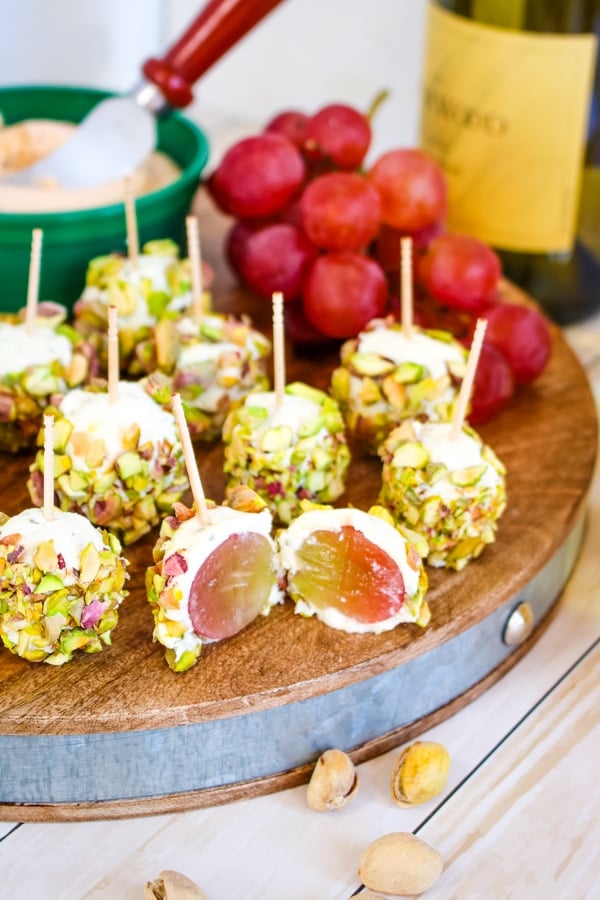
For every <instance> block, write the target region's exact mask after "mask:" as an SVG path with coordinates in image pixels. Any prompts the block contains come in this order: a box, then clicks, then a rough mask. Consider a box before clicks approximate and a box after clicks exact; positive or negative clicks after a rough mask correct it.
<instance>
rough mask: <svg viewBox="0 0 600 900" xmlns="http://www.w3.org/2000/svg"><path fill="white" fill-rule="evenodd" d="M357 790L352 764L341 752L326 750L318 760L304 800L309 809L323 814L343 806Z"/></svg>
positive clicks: (355, 775) (356, 780)
mask: <svg viewBox="0 0 600 900" xmlns="http://www.w3.org/2000/svg"><path fill="white" fill-rule="evenodd" d="M357 789H358V775H357V774H356V770H355V768H354V763H353V762H352V760H351V759H350V757H349V756H348V754H347V753H344V751H343V750H326V751H325V752H324V753H322V754H321V756H320V757H319V758H318V760H317V762H316V764H315V767H314V769H313V773H312V775H311V778H310V781H309V783H308V790H307V794H306V800H307V803H308V805H309V806H310V808H311V809H315V810H317V811H319V812H324V811H325V810H330V809H339V808H340V807H342V806H344V805H345V804H346V803H347V802H348V800H349V799H350V797H352V796H353V795H354V794H355V793H356V791H357Z"/></svg>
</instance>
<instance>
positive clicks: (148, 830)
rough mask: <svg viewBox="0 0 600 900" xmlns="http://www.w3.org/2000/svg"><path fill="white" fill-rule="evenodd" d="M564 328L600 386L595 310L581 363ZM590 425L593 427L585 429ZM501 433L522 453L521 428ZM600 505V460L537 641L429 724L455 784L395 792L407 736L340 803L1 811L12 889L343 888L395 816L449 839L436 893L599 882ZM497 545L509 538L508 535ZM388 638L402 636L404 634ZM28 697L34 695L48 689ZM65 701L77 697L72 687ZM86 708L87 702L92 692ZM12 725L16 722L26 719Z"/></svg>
mask: <svg viewBox="0 0 600 900" xmlns="http://www.w3.org/2000/svg"><path fill="white" fill-rule="evenodd" d="M207 258H208V257H207ZM566 342H569V343H571V344H572V345H573V347H574V348H575V351H576V353H577V355H578V356H579V358H580V359H581V361H582V364H583V366H584V368H585V370H586V371H587V374H588V377H589V379H590V382H591V384H592V387H593V389H594V392H595V400H596V403H597V402H598V391H600V318H599V319H598V321H597V322H592V323H586V327H585V328H573V329H570V330H569V331H567V332H566V333H565V335H564V336H560V337H559V344H560V354H561V359H562V358H564V360H565V362H567V363H568V360H569V358H570V356H569V351H568V349H567V343H566ZM553 377H554V376H553ZM556 377H558V374H557V376H556ZM586 389H587V386H586V385H584V386H583V387H582V391H583V393H584V394H585V392H586ZM541 394H543V389H542V391H541ZM539 402H541V401H540V397H539V396H538V397H537V400H536V396H535V393H534V394H533V395H530V396H522V397H521V398H520V399H518V400H517V402H516V407H515V410H513V411H512V412H511V415H516V420H515V421H517V422H520V426H519V427H520V428H521V429H524V427H525V425H524V423H525V422H527V421H528V420H529V421H531V422H533V421H534V420H535V419H534V416H533V412H532V403H533V409H534V410H535V404H536V403H539ZM585 402H587V401H585ZM559 411H560V409H559V408H557V413H558V412H559ZM528 417H530V418H529V419H528ZM559 418H560V417H559ZM500 432H501V426H500V425H492V426H491V429H490V434H491V435H492V436H496V434H498V435H500ZM522 433H523V432H522ZM549 434H550V432H548V433H547V434H546V437H545V439H542V438H541V436H539V435H538V436H537V437H536V434H535V431H534V430H533V429H532V430H531V431H530V435H531V436H530V441H531V443H530V445H529V447H528V450H527V452H528V454H529V455H530V456H531V455H533V454H534V453H536V452H539V451H540V448H542V447H543V445H544V444H545V445H547V444H548V441H549V437H548V435H549ZM555 439H556V440H557V441H558V440H559V436H556V437H555ZM580 439H581V435H577V434H571V435H569V436H568V437H567V439H566V441H565V435H564V434H563V435H560V441H562V442H564V446H565V448H566V449H565V453H564V465H565V468H564V470H563V471H561V472H557V482H556V485H555V498H556V502H557V503H558V502H560V498H561V497H563V498H564V496H565V495H569V494H572V493H573V491H575V492H576V487H574V485H575V486H576V485H577V473H576V472H573V471H571V470H570V469H569V456H570V454H571V452H572V450H573V447H575V453H577V452H578V450H577V448H578V447H579V444H578V441H580ZM593 440H594V436H593V434H592V431H591V430H590V431H588V433H587V434H586V435H585V441H584V442H583V443H585V444H586V446H588V445H589V442H590V441H592V442H593ZM490 442H491V443H493V441H492V439H491V438H490ZM586 442H587V443H586ZM505 446H506V448H507V452H509V453H510V452H511V449H510V446H509V442H508V441H507V442H506V443H505ZM513 452H514V453H516V452H517V451H516V450H514V451H513ZM501 455H502V454H501ZM508 463H509V467H510V461H508ZM563 479H564V480H563ZM527 483H528V479H527V478H526V477H525V476H524V475H523V476H521V475H519V476H518V484H519V485H520V484H523V485H525V489H527V487H526V486H527ZM529 489H530V490H531V492H532V496H533V494H534V493H535V491H534V489H533V488H531V487H530V488H529ZM599 504H600V474H599V473H596V474H595V477H594V479H593V481H592V486H591V492H590V495H589V498H588V500H587V504H586V506H587V517H586V521H585V534H584V540H583V545H582V549H581V552H580V556H579V560H578V562H577V565H576V568H575V570H574V573H573V575H572V576H571V578H570V579H569V581H568V584H567V587H566V589H565V591H564V593H563V595H562V597H561V599H560V601H559V602H558V604H557V605H556V608H555V610H554V614H553V616H552V617H551V618H550V619H549V620H548V623H547V625H546V627H545V628H544V629H543V632H541V633H540V635H539V639H538V640H537V641H536V643H535V645H533V646H531V647H530V648H529V649H528V652H527V653H526V654H524V655H523V656H522V658H520V660H519V661H518V663H517V664H516V665H514V666H512V668H510V670H509V671H507V672H506V673H504V672H502V673H501V674H503V677H502V678H500V679H499V680H497V679H493V683H491V682H490V683H489V684H486V688H487V690H486V691H485V692H484V693H479V696H477V695H476V694H474V695H473V696H471V697H469V700H470V701H471V702H469V703H467V704H458V705H457V707H456V708H455V709H454V710H453V711H454V715H452V716H451V717H449V718H445V719H444V718H443V717H440V719H439V720H435V721H432V722H431V723H429V724H430V727H428V729H427V730H426V731H425V733H424V735H423V737H425V738H427V739H432V740H438V741H440V742H442V743H443V744H444V745H445V746H446V747H447V748H448V750H449V752H450V755H451V759H452V765H451V771H450V778H449V782H448V785H447V787H446V789H445V791H444V792H443V794H442V795H441V796H440V797H438V798H436V800H434V801H431V802H429V803H427V804H425V805H423V806H420V807H416V808H413V809H410V810H406V809H400V808H398V807H396V806H395V805H394V804H393V803H392V801H391V799H390V795H389V780H390V775H391V770H392V766H393V762H394V760H395V758H396V756H397V754H398V749H397V748H396V747H394V746H392V747H391V749H389V748H387V747H386V746H384V745H382V746H380V747H378V748H376V749H377V751H378V754H379V755H376V756H375V757H373V758H371V759H369V760H368V761H366V762H360V764H359V777H360V782H361V784H360V788H359V791H358V792H357V794H356V797H355V798H354V799H353V801H352V802H351V803H349V804H348V805H347V806H346V807H345V808H343V809H342V810H339V811H337V812H335V813H315V812H313V811H311V810H310V809H308V807H307V805H306V800H305V792H306V788H305V787H304V786H303V785H300V786H297V787H293V788H288V789H283V790H279V791H277V792H275V793H269V794H267V795H261V796H252V792H251V791H250V792H248V793H249V795H250V796H249V797H248V798H245V797H244V794H243V792H242V793H241V794H240V798H239V799H236V800H235V802H232V803H227V804H224V805H210V806H207V807H203V808H200V809H189V810H187V811H181V812H161V810H160V808H159V809H158V812H160V813H161V814H155V815H143V816H136V817H134V818H119V819H117V820H109V819H108V818H103V819H99V820H95V821H77V822H67V821H64V822H58V821H55V822H52V823H48V822H35V821H27V822H19V821H16V822H15V821H14V820H11V821H6V822H5V823H3V824H2V823H0V871H1V872H2V888H1V889H0V895H1V896H6V897H18V898H20V897H23V898H25V897H30V896H37V897H42V898H48V900H50V898H60V900H76V898H83V897H98V898H100V897H102V898H104V897H106V898H109V897H110V898H120V900H121V898H122V900H128V898H132V900H133V898H135V897H140V896H141V895H142V892H143V886H144V884H145V882H146V881H147V880H150V879H152V878H155V877H156V876H157V875H158V873H159V872H160V871H161V870H162V869H166V868H170V869H177V870H179V871H181V872H184V873H186V874H187V875H188V876H189V877H190V878H193V879H194V880H195V881H196V882H197V883H198V884H200V885H201V886H202V887H203V889H204V890H205V891H206V893H207V896H208V898H209V900H213V898H214V900H217V898H227V900H237V898H240V900H242V898H244V900H251V898H257V900H258V898H273V900H281V898H285V900H346V898H349V897H350V896H351V895H352V894H354V893H355V892H358V896H360V893H361V886H360V882H359V880H358V877H357V865H358V859H359V857H360V854H361V852H362V850H363V849H364V848H365V847H366V846H367V844H368V843H370V842H371V841H372V840H373V839H375V838H376V837H378V836H380V835H381V834H385V833H387V832H390V831H413V832H415V833H417V834H419V835H420V836H421V837H422V838H423V839H425V840H427V841H428V842H429V843H431V844H432V845H433V846H436V847H438V849H439V850H440V851H441V853H442V855H443V857H444V859H445V863H446V867H445V871H444V873H443V875H442V877H441V879H440V880H439V882H438V883H437V885H436V886H435V887H434V888H432V890H431V891H430V892H429V893H428V895H427V896H432V897H433V896H435V897H440V898H441V897H444V898H449V897H457V898H458V897H460V898H464V897H475V896H482V897H494V898H495V897H498V898H504V897H509V896H514V897H523V896H526V897H527V898H531V897H533V898H537V897H539V898H540V900H541V898H544V900H546V898H554V897H556V898H562V897H569V898H570V900H571V898H584V897H585V898H590V897H600V857H599V855H598V850H597V847H598V844H599V842H600V816H599V814H598V812H597V805H596V803H595V791H596V781H597V774H596V773H597V758H598V752H599V750H600V729H599V727H598V709H599V708H600V707H599V702H598V701H599V699H600V697H599V694H598V680H597V677H595V676H594V670H596V671H597V665H598V656H599V654H600V649H599V647H598V643H599V639H600V581H599V571H600V570H599V568H598V563H597V550H596V548H597V546H598V541H599V539H600V510H599ZM575 505H577V504H575ZM573 514H574V511H573V509H571V513H570V516H572V515H573ZM570 521H572V519H571V518H570ZM540 529H541V530H540ZM530 533H531V535H532V536H535V534H536V533H538V535H541V534H543V535H544V536H545V539H546V542H547V543H548V542H549V550H548V556H550V555H551V554H552V550H553V549H556V546H558V545H559V544H560V540H561V538H564V537H565V534H564V533H563V534H562V535H558V536H553V535H552V534H550V533H549V532H548V530H545V531H544V529H543V523H537V522H536V523H535V526H534V527H533V528H532V529H531V532H530ZM553 541H554V544H553V543H552V542H553ZM497 548H498V550H499V551H501V549H502V545H501V542H500V540H499V541H498V542H497ZM527 556H528V550H527V548H521V549H519V546H518V544H517V543H514V544H511V546H510V552H506V553H505V554H501V553H499V554H498V556H497V557H496V561H495V564H496V565H500V564H502V565H504V566H505V568H506V577H507V579H509V580H510V579H511V578H514V577H515V576H514V564H515V563H517V564H518V565H519V566H521V567H522V565H524V560H525V559H526V558H527ZM484 558H485V557H482V560H481V562H483V560H484ZM468 568H469V567H467V569H468ZM440 583H441V582H440ZM436 587H439V586H438V585H437V584H436ZM445 627H448V623H447V622H446V625H445ZM342 637H344V636H342ZM386 650H387V652H392V653H397V652H398V648H397V647H393V646H392V647H387V648H386ZM19 662H20V661H19V660H15V663H16V664H18V663H19ZM359 662H360V661H359ZM122 666H123V667H124V666H125V660H122ZM41 668H42V670H47V667H41ZM68 668H69V667H65V669H68ZM14 671H15V672H17V671H18V666H17V667H15V669H14ZM15 677H17V679H18V675H17V676H15ZM175 683H177V682H175ZM142 694H143V691H142V690H141V688H140V696H141V695H142ZM28 702H30V703H33V704H34V705H35V702H36V698H35V697H30V698H29V701H28ZM300 702H302V699H301V698H300ZM381 702H382V703H385V697H383V698H382V699H381ZM59 708H60V709H61V710H65V711H66V712H65V714H66V713H68V704H67V703H66V702H65V701H64V698H63V699H61V702H60V703H59ZM38 712H39V710H38ZM86 714H87V715H92V706H91V705H90V707H89V710H88V711H86V710H85V709H84V715H86ZM15 721H16V719H15ZM48 727H49V724H48V720H45V721H41V720H40V724H39V731H40V732H44V730H45V729H47V728H48ZM50 727H51V726H50ZM0 731H2V729H0ZM12 732H14V733H17V732H18V727H15V726H14V723H13V726H12ZM12 732H11V733H12ZM397 738H398V739H399V740H401V739H402V735H398V736H397ZM396 743H397V741H396ZM382 751H384V752H382ZM224 752H225V753H226V755H227V757H228V758H229V757H231V758H235V756H236V755H242V756H243V753H244V747H243V744H241V745H239V746H229V747H226V748H224ZM265 752H268V748H265ZM73 753H74V754H77V741H76V740H75V741H74V744H73ZM90 762H93V761H92V760H90ZM79 763H81V760H79ZM156 764H157V766H158V765H159V762H158V761H157V763H156ZM1 765H2V763H1V761H0V779H1V771H2V769H1ZM224 799H231V798H224ZM141 811H142V812H152V811H153V810H141ZM0 818H1V816H0Z"/></svg>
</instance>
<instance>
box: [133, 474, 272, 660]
mask: <svg viewBox="0 0 600 900" xmlns="http://www.w3.org/2000/svg"><path fill="white" fill-rule="evenodd" d="M272 522H273V519H272V516H271V513H270V512H269V510H268V508H267V506H266V504H265V503H264V502H263V501H262V500H261V499H260V497H258V495H257V494H255V493H254V492H253V491H251V490H248V489H247V488H243V487H240V488H237V489H235V490H234V491H233V492H231V493H230V495H229V499H228V505H223V506H215V505H214V504H213V503H209V504H208V509H207V521H206V522H202V521H200V519H199V517H198V515H197V514H196V513H195V512H194V511H193V510H190V509H188V508H187V507H185V506H183V505H182V504H176V505H175V507H174V510H173V515H171V516H168V517H167V518H166V519H164V521H163V523H162V525H161V530H160V536H159V538H158V541H157V543H156V545H155V547H154V551H153V556H154V563H155V564H154V566H151V567H149V568H148V570H147V572H146V588H147V595H148V601H149V603H150V606H151V607H152V613H153V616H154V640H156V641H159V642H160V643H161V644H163V645H164V646H165V647H166V652H165V658H166V660H167V663H168V665H169V667H170V668H171V669H172V670H173V671H175V672H183V671H185V670H186V669H189V668H190V666H192V665H193V664H194V663H195V662H196V660H197V659H198V657H199V655H200V652H201V650H202V647H203V645H204V644H206V643H210V642H214V641H218V640H223V639H225V638H228V637H232V636H233V635H234V634H237V633H238V632H239V631H241V630H242V629H243V628H245V627H246V625H249V624H250V622H252V621H253V620H254V619H255V618H256V617H257V616H259V615H263V616H265V615H268V613H269V612H270V610H271V608H272V607H273V606H274V605H275V604H276V603H281V602H282V601H283V593H282V591H281V589H280V587H279V581H280V575H281V573H280V571H279V562H278V556H277V548H276V545H275V542H274V541H273V539H272V537H271V528H272Z"/></svg>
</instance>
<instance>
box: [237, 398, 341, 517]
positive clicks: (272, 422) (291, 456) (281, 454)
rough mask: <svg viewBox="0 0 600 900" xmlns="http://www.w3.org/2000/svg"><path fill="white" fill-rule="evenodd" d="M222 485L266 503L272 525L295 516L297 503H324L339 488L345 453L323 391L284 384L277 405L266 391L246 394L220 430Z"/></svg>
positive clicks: (334, 409)
mask: <svg viewBox="0 0 600 900" xmlns="http://www.w3.org/2000/svg"><path fill="white" fill-rule="evenodd" d="M223 441H224V443H225V462H224V473H225V479H226V482H227V484H228V485H236V484H245V485H247V486H248V487H250V488H252V489H253V490H254V491H256V492H257V493H258V494H259V495H260V496H261V497H262V498H263V499H264V500H265V502H266V503H267V504H268V506H269V507H270V509H271V512H272V513H273V517H274V519H275V521H276V523H278V524H288V523H289V522H291V521H292V519H293V518H294V517H295V516H296V515H298V513H299V512H300V503H301V501H302V500H313V501H315V502H318V503H330V502H331V501H333V500H336V499H337V498H338V497H340V496H341V495H342V494H343V492H344V489H345V483H344V479H345V475H346V470H347V468H348V465H349V463H350V450H349V449H348V444H347V441H346V435H345V432H344V420H343V419H342V416H341V413H340V410H339V407H338V405H337V403H336V402H335V400H333V399H332V398H331V397H330V396H329V395H328V394H326V393H325V392H324V391H320V390H318V389H317V388H313V387H309V386H308V385H306V384H304V383H302V382H293V383H291V384H288V385H286V387H285V395H284V399H283V403H282V404H281V406H280V407H278V406H277V402H276V395H275V393H274V392H272V391H257V392H255V393H252V394H249V395H248V396H247V397H246V399H245V402H244V404H243V405H241V406H239V407H237V408H235V409H233V410H232V411H231V412H230V414H229V415H228V417H227V418H226V420H225V423H224V426H223Z"/></svg>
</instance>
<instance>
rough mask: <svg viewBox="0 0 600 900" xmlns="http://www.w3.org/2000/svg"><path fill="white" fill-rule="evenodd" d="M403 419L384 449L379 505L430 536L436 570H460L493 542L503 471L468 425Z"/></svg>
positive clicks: (501, 508) (503, 500)
mask: <svg viewBox="0 0 600 900" xmlns="http://www.w3.org/2000/svg"><path fill="white" fill-rule="evenodd" d="M451 431H452V425H451V424H450V423H442V422H427V423H423V422H418V421H410V422H408V421H407V422H404V423H403V424H402V425H400V426H398V428H395V429H394V430H393V431H392V432H391V434H390V435H389V436H388V438H387V439H386V441H385V442H384V443H383V445H382V447H381V449H380V456H381V459H382V462H383V466H382V488H381V492H380V496H379V500H380V502H381V503H382V504H383V505H384V506H385V507H386V508H387V509H389V510H390V512H391V513H392V515H393V516H394V518H395V519H396V520H397V521H399V522H403V523H405V524H406V525H407V526H408V527H409V528H412V529H414V530H415V531H418V532H419V533H420V534H422V535H423V537H424V538H425V539H426V541H427V544H428V547H429V550H428V553H427V559H426V561H427V563H428V564H429V565H431V566H436V567H446V568H449V569H456V570H460V569H463V568H464V567H465V565H466V564H467V563H468V562H469V560H471V559H475V558H476V557H478V556H479V555H480V553H481V552H482V551H483V549H484V547H485V546H486V544H491V543H493V541H494V540H495V536H496V529H497V522H498V519H499V518H500V516H501V515H502V513H503V512H504V509H505V507H506V487H505V475H506V470H505V468H504V466H503V464H502V463H501V462H500V460H499V459H498V457H497V456H496V455H495V453H494V452H493V450H492V449H491V448H490V447H489V446H487V445H486V444H484V442H483V441H482V439H481V437H480V436H479V435H478V434H477V432H475V431H474V430H473V429H472V428H470V427H469V426H468V425H465V426H463V428H462V431H461V432H460V433H459V435H458V436H457V437H456V438H455V439H453V438H452V437H451Z"/></svg>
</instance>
